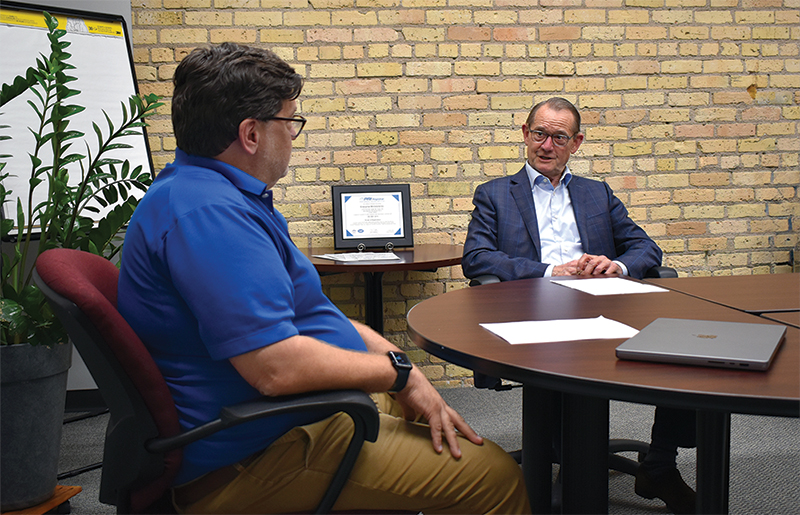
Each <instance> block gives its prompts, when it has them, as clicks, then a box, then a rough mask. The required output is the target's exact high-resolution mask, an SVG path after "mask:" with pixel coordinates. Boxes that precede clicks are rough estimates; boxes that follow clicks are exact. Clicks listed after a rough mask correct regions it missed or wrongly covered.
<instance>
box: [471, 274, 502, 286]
mask: <svg viewBox="0 0 800 515" xmlns="http://www.w3.org/2000/svg"><path fill="white" fill-rule="evenodd" d="M499 282H500V278H499V277H497V276H496V275H491V274H485V275H479V276H478V277H473V278H472V279H470V280H469V285H470V286H481V285H484V284H492V283H499Z"/></svg>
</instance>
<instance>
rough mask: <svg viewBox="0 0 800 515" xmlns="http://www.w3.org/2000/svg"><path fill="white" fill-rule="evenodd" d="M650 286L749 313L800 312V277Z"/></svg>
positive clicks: (684, 279)
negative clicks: (667, 289)
mask: <svg viewBox="0 0 800 515" xmlns="http://www.w3.org/2000/svg"><path fill="white" fill-rule="evenodd" d="M647 282H648V283H652V284H656V285H658V286H661V287H663V288H669V289H670V290H675V291H679V292H681V293H685V294H687V295H691V296H693V297H697V298H700V299H704V300H707V301H710V302H716V303H717V304H722V305H723V306H728V307H731V308H734V309H739V310H741V311H746V312H748V313H755V314H763V313H780V312H792V311H800V274H761V275H731V276H719V277H679V278H677V279H675V278H673V279H648V280H647Z"/></svg>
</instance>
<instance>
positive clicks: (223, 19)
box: [170, 11, 233, 25]
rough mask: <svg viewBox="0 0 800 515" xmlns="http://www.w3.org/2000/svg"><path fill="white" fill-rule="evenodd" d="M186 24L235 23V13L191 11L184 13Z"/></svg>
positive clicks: (177, 23)
mask: <svg viewBox="0 0 800 515" xmlns="http://www.w3.org/2000/svg"><path fill="white" fill-rule="evenodd" d="M183 23H184V25H231V24H232V23H233V13H229V12H220V11H212V12H191V11H188V12H187V13H186V14H185V15H184V22H183ZM170 25H180V22H176V23H170Z"/></svg>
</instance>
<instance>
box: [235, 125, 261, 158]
mask: <svg viewBox="0 0 800 515" xmlns="http://www.w3.org/2000/svg"><path fill="white" fill-rule="evenodd" d="M260 123H261V122H259V121H258V120H256V119H255V118H245V119H244V120H242V121H241V123H239V145H241V147H242V149H243V150H244V151H245V152H247V153H248V154H250V155H253V154H255V153H256V152H257V151H258V145H259V144H260V143H262V142H261V136H262V135H261V133H259V130H258V129H259V124H260Z"/></svg>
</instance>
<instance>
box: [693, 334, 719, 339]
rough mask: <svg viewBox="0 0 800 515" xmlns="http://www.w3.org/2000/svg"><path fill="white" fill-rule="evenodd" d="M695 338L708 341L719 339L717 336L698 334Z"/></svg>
mask: <svg viewBox="0 0 800 515" xmlns="http://www.w3.org/2000/svg"><path fill="white" fill-rule="evenodd" d="M695 336H697V337H698V338H703V339H706V340H713V339H714V338H716V337H717V335H716V334H697V335H695Z"/></svg>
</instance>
